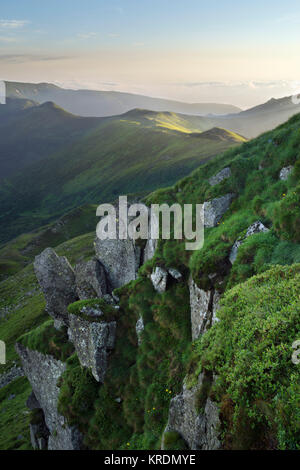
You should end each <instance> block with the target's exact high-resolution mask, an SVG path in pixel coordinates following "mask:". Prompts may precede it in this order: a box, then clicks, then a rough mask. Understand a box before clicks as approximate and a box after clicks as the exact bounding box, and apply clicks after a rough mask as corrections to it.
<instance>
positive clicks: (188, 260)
mask: <svg viewBox="0 0 300 470" xmlns="http://www.w3.org/2000/svg"><path fill="white" fill-rule="evenodd" d="M299 128H300V116H296V117H295V118H293V119H291V120H290V121H289V122H288V123H286V124H285V125H283V126H281V127H280V128H278V129H276V130H274V131H273V132H270V133H268V134H266V135H263V136H261V137H260V138H258V139H256V140H254V141H252V142H249V143H246V144H244V145H243V146H242V147H239V148H238V149H233V150H230V151H228V152H226V153H225V154H224V155H222V156H220V157H218V158H217V159H216V160H214V161H213V162H209V163H207V164H206V165H204V166H203V167H200V168H199V169H198V170H196V171H195V172H194V173H193V174H192V176H190V177H187V178H185V179H184V180H182V181H180V182H179V183H177V184H176V185H175V186H174V187H172V188H169V189H165V190H161V191H157V192H155V193H153V194H152V195H150V196H149V198H148V202H149V203H150V202H160V203H162V202H168V203H174V202H179V203H182V204H183V203H188V202H189V203H194V204H195V203H199V202H203V201H205V200H208V199H211V198H213V197H218V196H221V195H223V194H226V193H228V192H229V191H230V192H232V191H233V192H234V193H235V194H236V198H235V201H234V203H233V204H232V207H231V209H230V210H229V211H228V212H227V213H226V215H225V216H224V218H223V220H222V222H221V224H220V225H219V227H217V228H214V229H208V230H207V231H206V238H205V246H204V248H203V249H202V250H201V251H199V252H195V253H188V252H186V251H185V250H184V245H183V243H181V242H177V241H176V242H172V241H168V242H164V243H161V244H160V246H159V249H158V251H157V253H156V255H155V258H154V259H153V260H152V261H150V262H149V263H147V264H146V265H145V266H144V267H143V268H142V269H141V270H140V277H139V279H138V280H137V281H135V282H132V283H131V284H130V285H128V286H125V287H123V288H122V289H120V290H119V291H118V295H119V296H120V298H121V315H120V319H119V323H118V325H119V336H118V338H117V346H116V349H115V351H114V353H113V354H112V357H111V361H110V364H109V370H108V373H107V376H106V382H105V384H104V386H102V387H101V388H100V389H99V393H98V398H97V399H96V400H94V404H91V403H90V404H89V408H88V416H89V418H88V420H83V418H84V416H83V414H82V412H81V411H80V407H79V403H76V402H74V400H75V399H73V397H75V393H76V390H77V389H76V390H75V391H74V389H72V388H70V387H69V388H68V385H67V384H68V383H70V382H71V380H72V374H73V373H74V369H72V367H71V366H70V369H69V372H67V376H66V377H65V385H66V388H65V389H64V393H63V395H62V397H61V400H62V401H61V411H62V412H63V413H64V414H65V415H66V416H67V417H68V419H69V420H70V422H78V423H80V426H81V429H82V431H83V432H84V433H85V435H86V442H87V444H88V445H89V446H90V447H92V448H97V449H116V448H121V449H125V448H128V447H130V448H135V449H143V448H144V449H145V448H146V449H149V448H150V449H158V448H159V446H160V439H161V435H162V432H163V429H164V427H165V425H166V421H167V415H168V404H169V401H170V398H171V397H172V396H173V395H174V394H176V393H178V392H179V391H180V389H181V384H182V380H183V378H184V376H185V375H186V374H187V372H189V374H190V376H191V377H193V376H194V373H195V370H198V371H199V369H200V368H201V367H202V366H203V363H204V366H205V364H206V362H205V356H203V357H202V353H201V347H202V346H201V340H200V342H194V343H193V344H192V343H191V338H190V312H189V307H188V305H189V296H188V290H187V278H188V275H189V272H192V274H193V277H194V279H195V280H196V281H197V283H198V284H199V285H200V286H201V287H203V288H205V289H208V288H209V287H210V276H209V275H210V274H211V273H217V274H218V275H220V276H221V277H222V279H224V275H225V282H223V284H222V286H221V285H220V286H219V289H222V290H223V291H226V292H228V294H227V297H226V298H227V299H228V300H227V303H226V306H227V311H228V312H229V313H227V315H229V316H228V318H227V323H226V325H228V324H230V325H231V326H228V327H227V328H225V326H223V325H221V326H218V325H217V326H216V327H215V328H214V329H213V330H212V331H213V332H214V331H215V330H217V331H218V330H219V334H220V338H219V344H220V339H221V340H222V342H221V344H223V343H226V341H227V343H228V344H229V345H232V351H231V354H232V357H236V361H235V360H229V359H227V357H228V356H225V357H224V356H221V358H222V361H223V363H221V364H220V362H219V360H217V359H218V358H217V359H216V360H214V356H213V353H214V350H215V346H214V345H215V342H213V340H212V343H211V344H210V343H209V344H208V346H207V344H206V348H207V349H209V354H210V355H209V359H210V365H209V369H213V370H214V371H216V372H217V373H218V374H219V375H221V374H222V372H223V369H222V367H224V368H225V369H224V370H227V369H229V370H230V374H231V375H230V376H228V377H226V374H225V375H224V374H223V376H222V380H223V382H222V383H223V388H221V391H220V389H219V395H216V393H217V392H215V391H214V390H211V393H212V394H214V395H212V396H213V397H214V399H216V400H217V402H218V403H219V404H220V407H221V408H222V410H224V413H223V414H222V426H223V442H224V446H226V447H227V448H244V449H250V448H251V449H253V448H282V449H284V448H289V449H293V448H295V447H297V446H299V442H300V436H299V434H298V433H299V428H298V427H297V413H298V411H297V410H298V408H297V406H298V405H297V403H298V402H297V390H299V376H298V375H297V370H296V369H295V367H296V366H293V365H292V364H291V361H290V360H291V356H292V347H291V346H292V343H293V341H294V340H296V339H297V337H298V335H299V332H300V331H299V329H300V325H299V315H298V313H297V312H298V309H299V282H298V281H295V279H294V278H295V276H296V279H298V277H299V276H298V273H299V265H295V266H292V267H291V268H285V267H280V266H279V267H274V266H275V265H278V264H280V265H283V266H284V265H287V264H290V265H292V264H293V263H296V262H299V261H300V239H299V224H300V212H299V207H300V205H299V191H298V189H297V187H298V185H299V179H300V159H299V155H300V154H299V150H300V133H299ZM290 164H292V165H295V169H294V172H293V175H292V176H291V177H290V179H289V180H288V181H287V182H283V181H279V172H280V170H281V168H282V167H284V166H288V165H290ZM228 165H229V166H230V168H231V171H232V177H231V178H230V179H228V180H227V181H224V182H223V183H221V184H220V185H218V186H216V187H214V188H211V187H210V186H209V184H208V178H209V177H210V176H213V175H214V174H215V173H216V172H217V171H218V170H220V169H222V168H224V167H226V166H228ZM259 167H261V168H262V169H259ZM286 213H288V214H292V217H291V219H292V220H290V219H286V218H285V217H283V215H284V214H286ZM258 219H260V220H261V221H262V222H263V223H265V224H266V225H267V226H268V227H270V228H271V230H270V232H268V233H267V234H259V235H255V236H253V237H251V238H249V239H248V240H247V242H245V244H244V245H243V246H242V247H241V248H240V250H239V255H238V258H237V261H236V263H235V265H234V267H233V269H232V270H231V272H230V273H228V274H227V275H226V272H225V273H224V269H223V268H224V266H226V261H227V259H228V255H229V252H230V249H231V247H232V245H233V243H234V241H235V240H236V239H237V238H238V237H240V236H243V235H244V234H245V231H246V229H247V228H248V227H249V225H250V224H251V223H252V222H254V221H256V220H258ZM157 264H158V265H162V266H164V265H165V266H167V267H174V266H175V267H178V268H179V269H180V270H181V272H182V273H184V276H185V282H184V283H182V284H176V283H175V284H173V285H172V286H169V289H168V290H167V292H166V293H165V294H163V295H159V294H157V293H155V292H154V291H153V288H152V286H151V283H150V281H149V279H148V274H149V273H150V272H151V270H152V266H155V265H157ZM270 268H271V270H270ZM259 273H265V274H263V277H258V278H257V279H255V278H253V279H252V281H250V282H249V283H247V284H246V285H240V286H238V287H236V288H235V290H234V286H237V285H238V283H240V282H245V281H246V282H247V280H248V279H249V278H250V277H251V276H253V275H256V274H258V275H259ZM262 283H263V285H262ZM232 288H233V290H230V289H232ZM236 296H240V297H236ZM243 296H246V298H247V303H246V306H245V300H244V297H243ZM247 296H248V297H247ZM251 296H252V297H251ZM252 306H254V307H255V308H254V309H252ZM258 308H262V309H263V310H266V309H267V312H270V315H268V314H267V312H266V315H265V316H262V321H261V322H260V321H258V319H257V318H256V312H257V309H258ZM230 311H233V312H235V314H236V316H237V317H239V316H240V322H235V321H234V320H233V319H232V318H231V317H230ZM140 315H142V316H143V319H144V322H145V331H144V333H143V341H142V345H141V346H140V347H139V348H137V345H136V339H135V335H134V329H135V322H136V321H137V319H138V318H139V316H140ZM223 315H226V311H224V314H223ZM230 322H232V323H230ZM279 325H281V326H282V327H280V328H279ZM254 326H255V328H254V330H253V327H254ZM283 326H284V327H285V328H283ZM231 328H232V331H231ZM213 332H212V333H211V334H210V335H212V338H214V334H215V333H213ZM240 332H241V333H242V335H241V337H240V339H239V341H240V343H241V344H243V345H245V349H244V350H243V351H240V349H239V348H237V347H235V341H236V339H235V337H236V335H237V334H239V333H240ZM266 335H267V336H266ZM250 336H251V348H250V345H249V351H250V352H249V354H250V358H251V360H250V362H251V364H253V368H252V370H251V377H250V378H249V376H248V371H249V364H248V363H247V357H248V356H247V342H248V340H249V338H250ZM265 336H266V337H267V339H266V341H263V340H262V338H264V337H265ZM210 337H211V336H209V338H210ZM274 338H276V339H275V341H276V347H275V345H274V344H273V343H274ZM217 339H218V338H217ZM227 343H226V344H227ZM226 348H227V349H225V351H224V353H225V354H226V352H227V350H228V345H227V346H226ZM221 352H222V351H221ZM243 352H244V354H243ZM279 352H282V354H283V355H281V354H280V353H279ZM195 354H196V358H195ZM220 354H221V353H220ZM211 356H212V357H211ZM271 357H272V358H273V359H274V358H275V359H274V362H273V364H272V363H270V360H269V359H268V358H271ZM226 368H227V369H226ZM269 371H271V372H270V374H271V379H270V380H269V377H270V376H269ZM68 374H69V375H68ZM191 377H190V380H192V378H191ZM231 377H239V380H240V382H237V381H236V379H232V380H231V379H230V378H231ZM226 378H227V382H226ZM229 379H230V380H231V381H229ZM224 382H225V385H224ZM228 382H229V384H228ZM79 383H80V384H81V385H82V383H84V376H82V382H80V381H79ZM239 383H241V388H239ZM285 383H289V384H290V389H289V390H285V389H284V384H285ZM230 384H231V385H230ZM78 387H79V386H78ZM277 389H278V390H279V391H280V397H279V398H280V411H276V390H277ZM71 390H72V394H71ZM80 390H81V389H80V388H78V393H80ZM274 391H275V393H274ZM93 393H94V392H93ZM228 395H229V396H228ZM78 396H79V398H80V399H81V400H82V399H83V397H82V396H81V395H78ZM115 397H121V398H122V404H121V405H119V406H118V405H116V403H115V400H114V398H115ZM71 400H72V409H70V407H69V406H68V403H70V402H71ZM226 400H227V401H226ZM228 403H229V405H230V406H229V408H228V406H227V408H226V406H225V405H226V404H227V405H228ZM258 405H259V406H258ZM74 410H76V411H74ZM234 417H237V420H238V421H237V422H235V421H234ZM292 417H293V418H292ZM291 418H292V419H291ZM249 423H251V429H250V430H249ZM250 431H251V432H250ZM262 436H263V437H262Z"/></svg>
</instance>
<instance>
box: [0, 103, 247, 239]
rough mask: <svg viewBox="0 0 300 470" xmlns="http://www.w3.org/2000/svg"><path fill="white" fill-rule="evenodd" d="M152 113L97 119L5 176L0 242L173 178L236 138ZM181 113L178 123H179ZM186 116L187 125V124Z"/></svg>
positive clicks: (0, 196)
mask: <svg viewBox="0 0 300 470" xmlns="http://www.w3.org/2000/svg"><path fill="white" fill-rule="evenodd" d="M170 116H172V118H171V117H170ZM150 117H151V119H150V118H149V113H148V112H147V111H140V112H136V111H135V112H133V113H128V114H127V115H124V116H121V117H114V118H110V119H104V120H100V121H99V125H98V127H97V128H96V129H95V130H92V131H90V132H88V133H87V134H86V135H85V136H84V137H83V138H81V139H80V140H79V141H77V140H76V142H74V143H72V144H70V145H66V147H65V148H64V149H63V150H60V151H59V152H53V153H52V154H49V156H48V157H47V158H45V159H43V161H42V162H36V163H35V164H32V165H31V166H29V167H28V168H27V169H24V170H23V172H22V174H18V175H14V176H13V177H12V178H11V179H10V180H5V181H3V184H2V186H1V190H0V208H1V216H0V222H1V220H2V219H3V220H2V221H4V220H5V223H3V229H2V231H1V235H0V243H1V242H2V243H4V242H6V241H9V240H10V239H12V238H14V237H16V236H17V235H20V234H23V233H27V232H30V231H32V230H34V229H36V228H38V227H41V226H43V225H46V224H48V223H50V222H51V221H53V220H55V219H57V218H58V217H60V216H62V215H63V214H66V212H68V211H70V210H72V209H74V208H76V207H78V206H82V205H85V204H100V203H103V202H109V201H113V200H115V199H116V197H118V196H119V195H123V194H129V193H139V192H148V193H149V192H150V191H152V190H154V189H156V188H159V187H163V186H168V185H170V184H173V183H175V182H176V181H177V180H178V179H180V178H182V177H184V176H185V175H187V174H189V173H190V172H191V171H192V170H194V169H195V168H196V167H197V166H199V165H200V164H202V163H204V162H205V161H207V160H209V159H211V158H212V157H213V156H215V155H216V154H218V153H220V152H222V151H224V150H226V149H227V148H229V147H231V146H234V145H238V144H240V143H241V139H240V137H239V136H236V138H233V134H232V133H228V135H227V136H226V135H225V134H224V138H222V139H220V138H219V137H213V136H211V135H209V136H206V137H205V135H203V137H201V134H200V137H199V133H196V134H194V133H192V131H194V130H195V124H193V123H192V122H191V123H189V120H190V121H192V119H193V118H192V117H191V118H189V117H184V118H180V117H178V116H176V115H175V117H173V115H170V114H168V113H166V114H162V113H160V114H157V113H150ZM152 117H153V118H152ZM156 119H158V120H159V125H158V122H156ZM172 120H173V121H174V124H173V128H172V129H170V126H171V124H170V122H171V121H172ZM194 120H195V117H194ZM178 121H179V122H181V128H180V127H177V128H176V126H178V125H179V124H178ZM183 121H184V125H185V126H190V127H189V128H188V127H186V128H184V132H183V127H182V126H183ZM137 122H138V124H139V125H137ZM191 126H192V127H191ZM171 127H172V126H171ZM188 129H190V131H189V132H187V131H188ZM32 182H34V184H32ZM1 217H2V219H1Z"/></svg>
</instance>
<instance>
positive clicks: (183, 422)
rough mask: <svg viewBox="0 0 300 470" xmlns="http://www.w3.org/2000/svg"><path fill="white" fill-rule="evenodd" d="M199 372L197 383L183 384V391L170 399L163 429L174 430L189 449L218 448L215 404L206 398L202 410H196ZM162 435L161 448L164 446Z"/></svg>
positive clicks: (218, 434) (199, 386) (200, 379)
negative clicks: (165, 424) (166, 419)
mask: <svg viewBox="0 0 300 470" xmlns="http://www.w3.org/2000/svg"><path fill="white" fill-rule="evenodd" d="M203 379H204V375H203V374H201V375H200V376H199V379H198V384H197V385H196V386H195V387H193V388H192V389H187V387H186V385H185V384H184V386H183V391H182V393H181V394H180V395H177V396H176V397H174V398H173V399H172V400H171V403H170V408H169V419H168V423H167V426H166V429H165V431H164V434H165V433H166V432H170V431H175V432H177V433H179V435H180V436H181V437H182V438H183V439H184V441H185V442H186V443H187V444H188V446H189V448H190V449H191V450H218V449H220V447H221V442H220V431H219V428H220V419H219V412H218V407H217V405H216V404H215V403H214V402H212V401H211V399H210V398H207V399H206V402H205V405H204V407H203V410H202V411H198V410H197V394H198V392H199V390H200V388H201V386H202V384H203ZM163 443H164V437H163V439H162V448H163V447H164V444H163Z"/></svg>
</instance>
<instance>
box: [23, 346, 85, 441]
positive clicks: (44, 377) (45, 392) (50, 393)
mask: <svg viewBox="0 0 300 470" xmlns="http://www.w3.org/2000/svg"><path fill="white" fill-rule="evenodd" d="M16 351H17V353H18V354H19V356H20V358H21V361H22V366H23V370H24V372H25V375H26V377H27V378H28V380H29V382H30V384H31V387H32V390H33V393H34V395H35V397H36V400H37V401H38V403H39V404H40V406H41V409H42V410H43V413H44V417H45V425H46V426H47V429H48V430H49V433H50V434H49V440H48V450H80V449H81V448H82V440H83V438H82V435H81V434H80V432H79V431H78V429H77V428H75V427H70V426H69V425H68V423H67V421H66V419H65V418H64V416H62V415H60V414H59V413H58V411H57V405H58V396H59V392H60V389H59V388H58V386H57V382H58V380H59V378H60V377H61V376H62V374H63V373H64V372H65V370H66V364H65V363H63V362H61V361H59V360H57V359H55V358H54V357H52V356H50V355H45V354H42V353H40V352H39V351H33V350H31V349H28V348H26V347H25V346H23V345H22V344H20V343H17V344H16ZM33 431H34V430H33Z"/></svg>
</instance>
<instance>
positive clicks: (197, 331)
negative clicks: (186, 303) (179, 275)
mask: <svg viewBox="0 0 300 470" xmlns="http://www.w3.org/2000/svg"><path fill="white" fill-rule="evenodd" d="M189 291H190V306H191V325H192V339H193V340H195V339H197V338H199V336H200V335H201V334H203V333H205V331H207V330H208V328H210V327H211V326H212V325H213V324H214V323H215V322H216V321H217V311H218V309H219V304H220V298H221V294H220V293H219V292H218V291H216V290H215V289H213V288H212V289H211V290H208V291H204V290H202V289H200V288H199V287H198V286H197V284H196V283H195V282H194V280H193V279H192V277H190V279H189Z"/></svg>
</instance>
